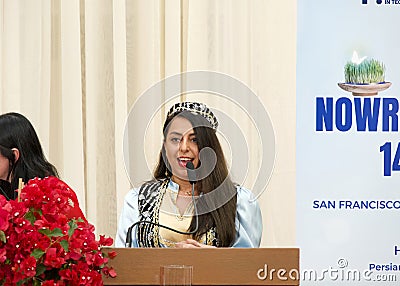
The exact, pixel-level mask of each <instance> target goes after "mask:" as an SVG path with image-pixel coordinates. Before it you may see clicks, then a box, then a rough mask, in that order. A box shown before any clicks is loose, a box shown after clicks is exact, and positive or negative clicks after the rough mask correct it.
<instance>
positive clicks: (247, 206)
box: [115, 102, 262, 248]
mask: <svg viewBox="0 0 400 286" xmlns="http://www.w3.org/2000/svg"><path fill="white" fill-rule="evenodd" d="M217 127H218V120H217V118H216V117H215V115H214V114H213V113H212V111H211V110H210V109H209V108H208V107H207V106H206V105H204V104H202V103H197V102H181V103H177V104H175V105H174V106H172V107H171V109H170V110H169V111H168V114H167V118H166V121H165V123H164V127H163V135H164V141H163V145H162V148H161V151H160V155H159V160H158V164H157V166H156V168H155V171H154V174H153V175H154V179H153V180H151V181H148V182H146V183H144V184H143V185H142V186H140V187H139V188H134V189H132V190H131V191H130V192H129V193H128V194H127V195H126V197H125V201H124V206H123V209H122V213H121V216H120V221H119V226H118V232H117V236H116V241H115V242H116V246H117V247H123V246H127V245H125V242H126V241H127V240H130V241H132V245H133V246H134V247H185V248H191V247H259V245H260V241H261V234H262V218H261V211H260V208H259V206H258V203H257V201H256V200H255V198H254V197H253V195H252V193H251V192H250V191H249V190H247V189H245V188H243V187H241V186H238V185H236V184H234V183H233V182H232V181H231V179H230V176H229V170H228V167H227V164H226V161H225V157H224V154H223V151H222V147H221V144H220V142H219V140H218V137H217ZM193 167H194V170H191V169H193ZM189 172H190V173H191V174H192V175H191V174H189ZM193 174H194V175H193ZM193 176H194V177H195V179H194V180H195V182H193V181H192V180H193ZM190 177H192V178H191V179H189V178H190ZM132 225H135V229H134V232H133V233H132V234H131V233H130V231H128V229H129V228H130V227H131V226H132ZM127 238H128V239H127Z"/></svg>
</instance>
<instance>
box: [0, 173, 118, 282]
mask: <svg viewBox="0 0 400 286" xmlns="http://www.w3.org/2000/svg"><path fill="white" fill-rule="evenodd" d="M20 197H21V201H20V202H18V201H7V200H6V199H5V198H4V197H3V196H0V263H1V267H0V285H4V286H8V285H16V284H21V283H22V284H24V285H25V284H26V285H33V284H35V285H36V284H37V281H43V282H41V285H45V286H49V285H60V286H63V285H103V282H102V275H101V272H102V270H103V273H107V274H108V275H109V276H111V277H115V275H116V273H115V271H114V270H113V269H111V270H110V269H108V267H107V266H106V265H107V262H108V259H109V258H113V257H115V253H108V254H105V253H103V252H102V251H101V247H103V246H110V245H112V243H113V240H112V239H111V238H106V237H104V236H100V238H99V240H96V236H95V234H94V226H93V225H91V224H89V223H88V222H87V220H86V218H85V217H84V215H83V214H82V212H81V210H80V208H79V204H78V200H77V198H76V195H75V193H74V192H73V191H72V190H71V188H69V186H68V185H67V184H65V183H64V182H62V181H60V180H59V179H57V178H54V177H48V178H45V179H37V178H35V179H33V180H30V181H29V182H28V184H27V185H26V186H25V187H24V188H23V189H22V190H21V196H20ZM34 281H35V283H34Z"/></svg>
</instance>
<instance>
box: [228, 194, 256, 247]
mask: <svg viewBox="0 0 400 286" xmlns="http://www.w3.org/2000/svg"><path fill="white" fill-rule="evenodd" d="M235 225H236V240H235V242H234V244H233V245H232V247H259V246H260V242H261V235H262V217H261V210H260V207H259V205H258V202H257V201H256V200H255V199H254V195H253V194H252V193H251V192H250V191H249V190H247V189H245V188H243V187H238V189H237V209H236V219H235Z"/></svg>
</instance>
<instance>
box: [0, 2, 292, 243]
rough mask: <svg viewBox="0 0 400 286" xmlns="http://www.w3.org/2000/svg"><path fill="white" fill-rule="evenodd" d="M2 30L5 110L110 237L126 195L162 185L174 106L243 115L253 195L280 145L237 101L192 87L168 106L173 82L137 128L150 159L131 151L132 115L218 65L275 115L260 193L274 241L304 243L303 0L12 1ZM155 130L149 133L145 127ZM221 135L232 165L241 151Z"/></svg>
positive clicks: (247, 181)
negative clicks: (298, 150)
mask: <svg viewBox="0 0 400 286" xmlns="http://www.w3.org/2000/svg"><path fill="white" fill-rule="evenodd" d="M0 25H1V33H0V78H1V80H0V92H1V98H0V112H2V113H4V112H9V111H18V112H21V113H23V114H24V115H26V116H27V117H28V118H29V119H30V120H31V122H32V123H33V125H34V126H35V128H36V130H37V132H38V135H39V138H40V139H41V142H42V145H43V149H44V150H45V153H46V155H47V156H48V158H49V160H50V161H51V162H52V163H53V164H54V165H56V167H57V168H58V170H59V171H60V174H61V177H62V179H63V180H65V181H66V182H67V183H68V184H69V185H70V186H71V187H72V188H73V189H74V190H75V192H76V193H77V195H78V198H79V201H80V205H81V208H82V209H83V210H84V212H85V213H86V215H87V218H88V219H89V221H90V222H92V223H93V224H94V225H95V226H96V230H97V232H98V233H101V234H107V235H110V236H114V235H115V232H116V228H117V221H118V215H119V213H120V211H121V207H122V202H123V198H124V196H125V194H126V193H127V192H128V191H129V189H130V188H131V186H137V185H139V184H140V183H141V182H143V181H144V180H147V179H150V178H151V173H152V171H153V169H154V166H155V163H156V160H157V157H158V154H159V150H160V147H161V144H162V132H161V126H162V123H163V121H164V119H165V113H166V111H167V110H168V108H169V107H170V106H171V104H172V103H174V102H178V101H183V100H197V101H201V102H205V103H206V104H207V105H209V106H210V107H212V108H214V109H216V110H219V111H220V112H224V113H225V114H227V115H228V116H231V117H232V118H234V119H235V121H236V122H237V124H238V126H239V127H240V130H241V131H242V132H243V135H242V136H244V137H245V138H246V142H247V144H248V146H250V147H249V148H248V149H249V158H250V160H249V162H248V163H246V164H244V166H245V168H247V171H248V172H247V175H246V177H245V178H244V179H243V181H240V183H242V184H243V185H245V186H246V187H248V188H250V189H251V187H252V184H254V180H255V178H256V177H257V175H258V169H259V167H260V164H261V162H260V158H261V157H262V152H263V151H265V149H264V148H268V147H267V146H259V145H258V144H259V135H258V133H257V132H258V130H257V127H256V126H254V123H253V122H251V121H249V120H248V119H246V118H248V116H247V115H246V113H244V112H243V110H241V108H240V107H239V106H238V105H237V104H235V102H234V101H233V100H232V99H229V98H226V97H220V96H216V95H213V94H199V93H190V94H186V93H185V90H186V83H185V82H181V91H182V92H183V93H182V94H181V95H180V96H179V95H178V96H177V97H175V98H173V99H171V100H170V101H169V102H167V103H166V102H165V99H166V96H165V86H162V87H161V89H160V91H159V94H158V95H157V96H155V97H151V98H150V97H149V98H148V99H147V100H148V102H147V104H148V108H149V109H148V110H147V111H148V112H151V113H152V115H153V116H152V118H151V120H150V122H143V121H140V120H138V121H136V122H134V123H133V126H132V129H130V131H129V133H127V136H128V138H129V147H130V148H139V149H143V150H144V153H145V159H144V161H138V160H137V158H135V157H133V156H132V154H133V153H134V152H130V151H129V150H124V147H123V146H124V144H123V143H124V141H123V140H124V139H123V138H124V132H125V124H126V119H127V116H128V114H129V112H130V110H132V109H134V108H135V104H136V103H137V101H138V99H140V98H141V96H142V94H143V93H144V92H145V91H146V90H147V89H148V88H149V87H151V86H152V85H154V84H155V83H157V82H159V81H160V80H161V79H163V78H166V77H169V76H171V75H175V74H178V73H180V72H184V71H192V70H212V71H217V72H221V73H226V74H228V75H230V76H232V77H234V78H236V79H238V80H240V81H242V82H243V83H244V84H246V85H248V86H249V87H250V88H251V89H252V90H253V91H254V92H255V93H256V94H257V95H258V96H259V98H260V100H261V102H262V103H263V105H264V106H265V107H266V109H267V110H268V112H269V115H270V117H271V119H272V122H273V125H274V130H275V138H276V161H275V168H274V173H273V175H272V177H271V180H270V183H269V185H268V187H267V189H266V190H265V192H264V193H263V194H262V195H261V197H260V198H259V202H260V205H261V208H262V211H263V217H264V236H263V240H262V245H264V246H271V245H272V246H287V245H294V244H295V175H296V171H295V84H296V76H295V70H296V69H295V64H296V53H295V52H296V1H295V0H292V1H284V2H279V1H270V0H268V1H265V0H254V1H244V0H242V1H230V0H220V1H213V0H191V1H189V0H99V1H85V0H69V1H62V0H43V1H40V2H39V3H38V2H36V1H28V0H19V1H14V0H2V1H0ZM249 104H250V105H249V106H250V110H247V111H248V112H249V113H250V114H253V113H255V110H257V106H251V102H249ZM154 107H156V108H154ZM153 109H154V110H153ZM143 111H144V110H143ZM253 115H254V116H255V117H256V118H257V114H253ZM144 125H145V134H138V133H136V132H135V131H136V130H141V128H142V127H143V126H144ZM220 135H221V141H222V144H223V146H224V149H225V151H226V152H225V153H226V157H227V160H228V162H230V163H231V162H232V159H233V158H234V156H235V154H234V153H233V154H232V152H231V151H232V150H230V144H229V142H225V141H224V137H223V134H220ZM235 168H237V167H235ZM235 168H233V169H232V171H233V173H235V172H236V171H237V170H236V171H235ZM234 178H235V176H234Z"/></svg>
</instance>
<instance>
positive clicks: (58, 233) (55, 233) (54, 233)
mask: <svg viewBox="0 0 400 286" xmlns="http://www.w3.org/2000/svg"><path fill="white" fill-rule="evenodd" d="M50 236H56V237H57V236H64V234H63V232H62V230H61V229H59V228H55V229H53V230H52V231H51V233H50Z"/></svg>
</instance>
